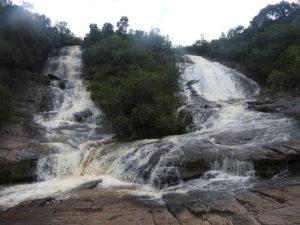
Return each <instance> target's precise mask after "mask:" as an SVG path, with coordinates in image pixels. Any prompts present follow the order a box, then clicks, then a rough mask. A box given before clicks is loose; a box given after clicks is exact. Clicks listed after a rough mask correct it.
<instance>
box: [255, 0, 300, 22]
mask: <svg viewBox="0 0 300 225" xmlns="http://www.w3.org/2000/svg"><path fill="white" fill-rule="evenodd" d="M299 10H300V5H299V4H297V3H288V2H285V1H282V2H281V3H279V4H276V5H268V6H267V7H265V8H263V9H262V10H261V11H260V12H259V14H258V15H257V16H255V17H254V18H253V20H252V21H251V25H252V26H253V27H257V28H260V27H263V26H268V25H270V24H272V23H274V22H275V21H278V20H279V21H280V20H284V19H286V18H287V17H289V16H291V15H293V14H294V13H297V12H299Z"/></svg>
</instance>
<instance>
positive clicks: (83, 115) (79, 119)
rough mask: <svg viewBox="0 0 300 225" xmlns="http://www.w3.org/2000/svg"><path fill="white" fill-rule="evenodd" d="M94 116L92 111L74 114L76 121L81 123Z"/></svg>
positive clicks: (87, 110)
mask: <svg viewBox="0 0 300 225" xmlns="http://www.w3.org/2000/svg"><path fill="white" fill-rule="evenodd" d="M92 115H93V113H92V111H91V110H90V109H86V110H83V111H81V112H77V113H74V119H75V121H76V122H78V123H81V122H83V121H84V120H85V119H87V118H89V117H91V116H92Z"/></svg>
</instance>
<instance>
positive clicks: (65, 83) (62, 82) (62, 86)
mask: <svg viewBox="0 0 300 225" xmlns="http://www.w3.org/2000/svg"><path fill="white" fill-rule="evenodd" d="M58 87H59V88H60V89H62V90H64V89H71V88H74V84H73V83H72V82H70V81H68V80H60V81H59V82H58Z"/></svg>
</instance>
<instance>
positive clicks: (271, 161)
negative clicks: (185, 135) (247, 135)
mask: <svg viewBox="0 0 300 225" xmlns="http://www.w3.org/2000/svg"><path fill="white" fill-rule="evenodd" d="M183 152H184V161H183V169H182V178H183V179H191V178H193V177H199V176H201V175H203V174H204V173H205V172H206V171H208V170H209V169H211V165H212V163H214V162H220V163H222V161H224V160H226V159H229V160H231V161H235V160H236V161H240V162H247V161H248V162H251V163H253V165H254V170H255V173H256V176H262V177H270V176H273V175H275V174H276V173H279V172H280V171H282V170H285V169H289V170H290V171H297V170H299V168H300V141H298V140H293V141H289V142H283V143H277V144H268V145H263V146H256V147H244V148H242V149H235V148H228V147H222V146H220V147H216V146H214V145H212V144H211V143H209V142H204V143H203V142H195V141H192V142H190V143H187V144H186V145H185V146H184V147H183Z"/></svg>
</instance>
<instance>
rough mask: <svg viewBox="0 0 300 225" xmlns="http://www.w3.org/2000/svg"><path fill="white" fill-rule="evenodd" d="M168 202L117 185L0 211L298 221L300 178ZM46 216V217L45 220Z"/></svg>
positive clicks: (94, 220)
mask: <svg viewBox="0 0 300 225" xmlns="http://www.w3.org/2000/svg"><path fill="white" fill-rule="evenodd" d="M163 200H164V203H163V204H158V203H155V202H152V203H151V202H149V201H148V202H147V203H145V202H144V200H143V198H141V197H122V196H120V194H118V190H117V189H115V190H113V189H111V190H108V189H101V188H96V189H93V190H77V191H73V192H72V193H70V197H69V198H67V199H55V198H46V199H41V200H35V201H32V202H27V203H23V204H21V205H19V206H17V207H15V208H11V209H8V210H5V211H1V212H0V223H1V224H7V225H10V224H18V225H23V224H31V225H35V224H41V225H43V224H91V225H92V224H101V225H113V224H122V225H123V224H124V225H126V224H128V225H135V224H144V225H148V224H149V225H150V224H151V225H158V224H161V225H168V224H170V225H171V224H172V225H185V224H187V225H196V224H197V225H198V224H203V225H224V224H233V225H254V224H258V225H274V224H276V225H296V224H299V221H300V179H299V176H293V175H291V174H290V175H287V174H285V175H283V176H280V177H273V178H272V179H270V180H257V181H256V182H254V184H253V185H252V186H251V187H249V188H247V189H238V190H228V191H205V190H202V191H196V192H191V193H188V194H178V193H173V194H168V195H165V196H163ZM40 218H43V219H42V220H41V219H40Z"/></svg>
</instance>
